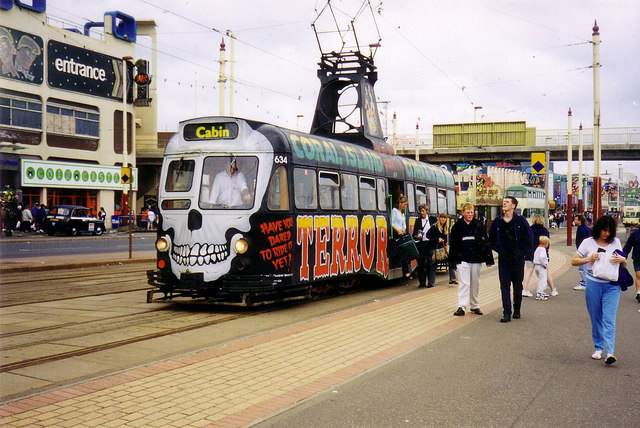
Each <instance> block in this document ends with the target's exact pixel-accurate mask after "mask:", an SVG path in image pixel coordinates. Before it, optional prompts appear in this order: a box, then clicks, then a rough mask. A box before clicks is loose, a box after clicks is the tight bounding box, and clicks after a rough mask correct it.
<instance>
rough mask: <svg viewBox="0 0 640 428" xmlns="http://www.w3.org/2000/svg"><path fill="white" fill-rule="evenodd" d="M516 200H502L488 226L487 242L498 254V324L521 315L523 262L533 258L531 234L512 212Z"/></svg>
mask: <svg viewBox="0 0 640 428" xmlns="http://www.w3.org/2000/svg"><path fill="white" fill-rule="evenodd" d="M517 206H518V200H517V199H516V198H514V197H513V196H507V197H505V198H504V199H503V200H502V211H503V215H501V216H498V217H496V218H495V219H494V220H493V223H492V224H491V230H490V231H489V241H490V242H491V247H492V248H493V250H494V251H495V252H496V253H498V277H499V279H500V293H501V294H502V310H503V316H502V318H501V319H500V322H502V323H507V322H510V321H511V315H512V314H513V318H514V319H519V318H520V316H521V311H520V309H521V306H522V279H523V277H524V261H525V259H526V260H531V259H532V253H533V251H532V249H533V233H532V232H531V227H530V226H529V223H528V222H527V220H526V219H525V218H524V217H522V216H521V215H519V214H517V213H516V212H515V209H516V207H517ZM512 285H513V311H512V306H511V286H512Z"/></svg>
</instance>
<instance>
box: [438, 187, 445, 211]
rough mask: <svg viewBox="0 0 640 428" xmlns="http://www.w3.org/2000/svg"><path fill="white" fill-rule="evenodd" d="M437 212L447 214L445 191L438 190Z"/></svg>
mask: <svg viewBox="0 0 640 428" xmlns="http://www.w3.org/2000/svg"><path fill="white" fill-rule="evenodd" d="M438 212H439V213H443V212H447V191H446V190H444V189H438Z"/></svg>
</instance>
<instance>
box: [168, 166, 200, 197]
mask: <svg viewBox="0 0 640 428" xmlns="http://www.w3.org/2000/svg"><path fill="white" fill-rule="evenodd" d="M195 165H196V163H195V161H193V160H184V159H180V160H174V161H171V162H170V163H169V168H167V181H166V183H165V184H164V190H166V191H167V192H188V191H189V190H191V182H192V181H193V170H194V168H195Z"/></svg>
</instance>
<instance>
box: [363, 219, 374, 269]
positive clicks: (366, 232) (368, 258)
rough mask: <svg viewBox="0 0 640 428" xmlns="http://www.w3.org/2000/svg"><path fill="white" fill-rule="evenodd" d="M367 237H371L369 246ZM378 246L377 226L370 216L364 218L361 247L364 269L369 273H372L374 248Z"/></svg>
mask: <svg viewBox="0 0 640 428" xmlns="http://www.w3.org/2000/svg"><path fill="white" fill-rule="evenodd" d="M367 237H369V240H368V242H369V243H368V244H367ZM375 245H376V239H375V224H374V222H373V217H372V216H370V215H368V216H365V217H363V218H362V225H361V227H360V246H361V247H362V267H363V268H364V270H366V271H367V272H369V271H371V266H373V257H374V256H375V252H374V247H375Z"/></svg>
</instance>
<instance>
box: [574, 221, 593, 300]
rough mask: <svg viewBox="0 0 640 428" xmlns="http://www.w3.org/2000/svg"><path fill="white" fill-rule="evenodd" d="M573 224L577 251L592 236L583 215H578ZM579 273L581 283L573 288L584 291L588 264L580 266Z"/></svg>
mask: <svg viewBox="0 0 640 428" xmlns="http://www.w3.org/2000/svg"><path fill="white" fill-rule="evenodd" d="M573 224H574V225H575V226H576V249H577V248H580V244H582V241H584V240H585V239H587V238H588V237H590V236H591V229H590V228H589V226H587V219H585V218H584V216H583V215H577V216H576V217H575V218H574V219H573ZM578 272H579V273H580V282H579V283H578V285H576V286H575V287H573V289H574V290H584V289H586V288H587V265H586V263H585V264H583V265H580V266H578Z"/></svg>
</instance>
